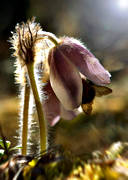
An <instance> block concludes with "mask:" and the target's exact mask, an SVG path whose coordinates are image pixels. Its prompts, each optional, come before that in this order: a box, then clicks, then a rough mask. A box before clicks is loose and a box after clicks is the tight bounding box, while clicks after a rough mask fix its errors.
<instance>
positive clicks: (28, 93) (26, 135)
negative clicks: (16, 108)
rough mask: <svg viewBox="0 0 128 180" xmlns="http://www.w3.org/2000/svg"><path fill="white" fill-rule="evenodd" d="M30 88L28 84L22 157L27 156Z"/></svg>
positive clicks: (26, 88) (25, 91)
mask: <svg viewBox="0 0 128 180" xmlns="http://www.w3.org/2000/svg"><path fill="white" fill-rule="evenodd" d="M29 99H30V87H29V85H28V84H27V83H26V84H25V87H24V105H23V106H24V109H23V129H22V155H26V154H27V139H28V111H29Z"/></svg>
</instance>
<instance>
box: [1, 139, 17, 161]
mask: <svg viewBox="0 0 128 180" xmlns="http://www.w3.org/2000/svg"><path fill="white" fill-rule="evenodd" d="M20 148H21V147H19V146H15V147H11V142H10V141H8V140H5V138H4V137H3V138H0V164H2V163H3V162H5V161H7V160H8V158H9V156H10V155H11V153H12V151H16V150H18V149H20Z"/></svg>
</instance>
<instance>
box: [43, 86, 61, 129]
mask: <svg viewBox="0 0 128 180" xmlns="http://www.w3.org/2000/svg"><path fill="white" fill-rule="evenodd" d="M43 91H44V92H45V94H46V98H45V100H44V101H43V111H44V117H45V119H46V120H47V121H48V122H49V124H50V125H51V126H54V125H55V124H56V123H57V122H58V121H59V120H60V102H59V100H58V99H57V97H56V95H55V93H54V92H53V90H52V88H51V85H50V82H48V83H47V84H46V85H45V86H44V87H43Z"/></svg>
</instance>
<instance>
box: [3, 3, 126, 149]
mask: <svg viewBox="0 0 128 180" xmlns="http://www.w3.org/2000/svg"><path fill="white" fill-rule="evenodd" d="M33 16H35V17H36V21H37V22H39V23H40V24H41V26H42V27H43V29H44V30H45V31H49V32H52V33H54V34H56V35H57V36H64V35H67V36H73V37H76V38H78V39H80V40H82V41H83V42H84V43H85V44H86V45H87V47H88V48H89V49H90V50H91V51H92V52H93V53H94V54H95V55H96V57H97V58H99V59H100V61H101V63H102V64H103V65H104V66H105V68H106V69H108V70H109V71H111V73H112V83H111V86H110V87H112V89H113V94H112V95H110V96H108V97H105V98H101V99H97V100H96V104H95V108H94V114H92V116H90V117H84V120H80V121H79V122H81V124H82V125H81V126H80V127H82V126H83V122H84V123H85V122H86V123H87V122H88V121H90V119H92V121H91V125H89V127H90V128H89V129H87V130H86V129H83V130H81V132H82V133H83V134H78V135H77V133H76V131H74V132H75V133H74V134H75V135H77V136H76V137H77V138H78V139H79V138H81V137H82V138H83V139H84V138H85V137H88V136H89V137H92V141H91V138H90V142H91V143H92V144H91V143H90V142H88V143H84V145H83V143H82V147H83V146H86V147H89V148H90V147H92V146H91V145H93V147H97V146H96V144H97V143H94V142H93V137H97V136H96V134H97V133H98V137H97V138H96V140H95V141H96V142H97V139H98V141H100V140H101V139H100V138H101V136H102V131H103V132H105V130H104V129H105V128H107V130H106V131H107V132H106V134H105V136H106V138H107V139H109V140H108V141H107V140H104V141H105V142H104V141H103V140H102V141H103V142H102V144H104V146H105V145H106V144H107V145H108V144H110V142H113V141H117V140H127V139H128V138H127V134H125V135H124V133H126V131H127V121H128V110H127V107H128V82H127V81H128V5H127V4H126V6H124V7H123V5H119V0H107V1H106V0H54V1H52V0H47V1H46V0H36V1H35V0H22V1H20V0H19V1H18V0H17V1H16V0H4V1H1V5H0V122H1V124H2V126H3V129H5V134H6V136H7V137H8V138H10V136H11V137H12V135H14V134H15V133H14V132H15V130H16V129H17V114H18V107H17V104H18V99H17V94H18V87H17V85H16V84H15V82H14V74H13V72H14V66H13V63H14V58H12V57H11V54H12V50H11V49H10V43H9V42H8V40H9V37H10V36H11V31H14V28H15V25H16V24H17V23H20V22H22V21H26V20H27V19H29V18H32V17H33ZM106 122H107V123H108V124H106ZM71 123H72V122H71ZM97 123H98V125H97ZM100 123H101V124H100ZM62 125H63V122H62V124H61V123H60V126H59V125H57V127H60V131H61V132H62V129H63V128H62V129H61V127H63V126H62ZM69 126H70V128H72V125H71V124H70V122H69ZM76 126H78V124H77V125H76ZM76 126H74V129H75V128H76ZM111 126H112V127H111ZM122 126H123V127H122ZM84 127H88V125H87V124H85V126H84ZM92 127H93V128H92ZM9 128H10V129H9ZM68 128H69V127H68ZM120 128H121V129H120ZM124 128H126V129H125V130H124ZM12 129H13V131H12ZM58 129H59V128H58ZM76 129H77V128H76ZM99 129H100V130H99ZM77 130H78V129H77ZM101 130H102V131H101ZM58 131H59V130H58ZM66 131H67V127H66V129H65V131H64V136H66V135H65V132H66ZM109 131H110V132H109ZM61 132H58V134H59V136H57V137H59V138H60V137H61ZM88 132H89V133H90V134H89V135H88V134H86V133H88ZM94 132H95V133H96V134H95V133H94ZM109 133H110V134H111V135H110V134H109ZM62 134H63V133H62ZM66 134H67V132H66ZM74 134H72V135H71V136H72V137H75V135H74ZM115 134H116V136H115ZM64 136H63V135H62V137H64ZM79 136H80V137H79ZM59 138H58V139H57V142H58V143H59V142H61V141H62V142H65V143H64V144H66V143H67V142H68V141H66V140H64V139H63V140H62V139H61V140H60V139H59ZM71 141H73V139H72V140H71ZM74 141H76V139H75V140H74ZM77 142H78V140H77ZM69 144H70V145H69ZM69 144H68V145H67V146H68V147H72V146H71V143H69ZM85 144H86V145H85ZM88 144H91V145H90V146H88ZM76 147H80V148H81V146H80V145H78V146H76ZM71 149H73V148H71ZM76 149H77V148H76ZM94 149H95V148H94Z"/></svg>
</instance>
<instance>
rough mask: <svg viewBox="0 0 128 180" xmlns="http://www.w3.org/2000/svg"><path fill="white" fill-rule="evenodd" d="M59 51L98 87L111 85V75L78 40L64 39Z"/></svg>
mask: <svg viewBox="0 0 128 180" xmlns="http://www.w3.org/2000/svg"><path fill="white" fill-rule="evenodd" d="M59 49H60V50H61V51H62V52H63V54H64V55H65V56H66V57H68V59H69V60H70V61H71V62H72V63H74V65H75V66H76V67H77V68H78V70H79V71H80V72H81V73H82V74H83V75H85V76H86V77H87V78H88V79H89V80H91V81H92V82H94V83H95V84H97V85H105V84H109V83H110V77H111V75H110V73H109V72H108V71H107V70H105V69H104V67H103V66H102V65H101V64H100V62H99V60H98V59H96V58H95V56H94V55H93V54H92V53H91V52H90V51H89V50H88V49H87V48H86V47H85V46H83V45H82V44H81V43H80V42H79V41H78V40H75V39H73V38H68V37H64V38H62V43H61V45H60V46H59Z"/></svg>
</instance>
